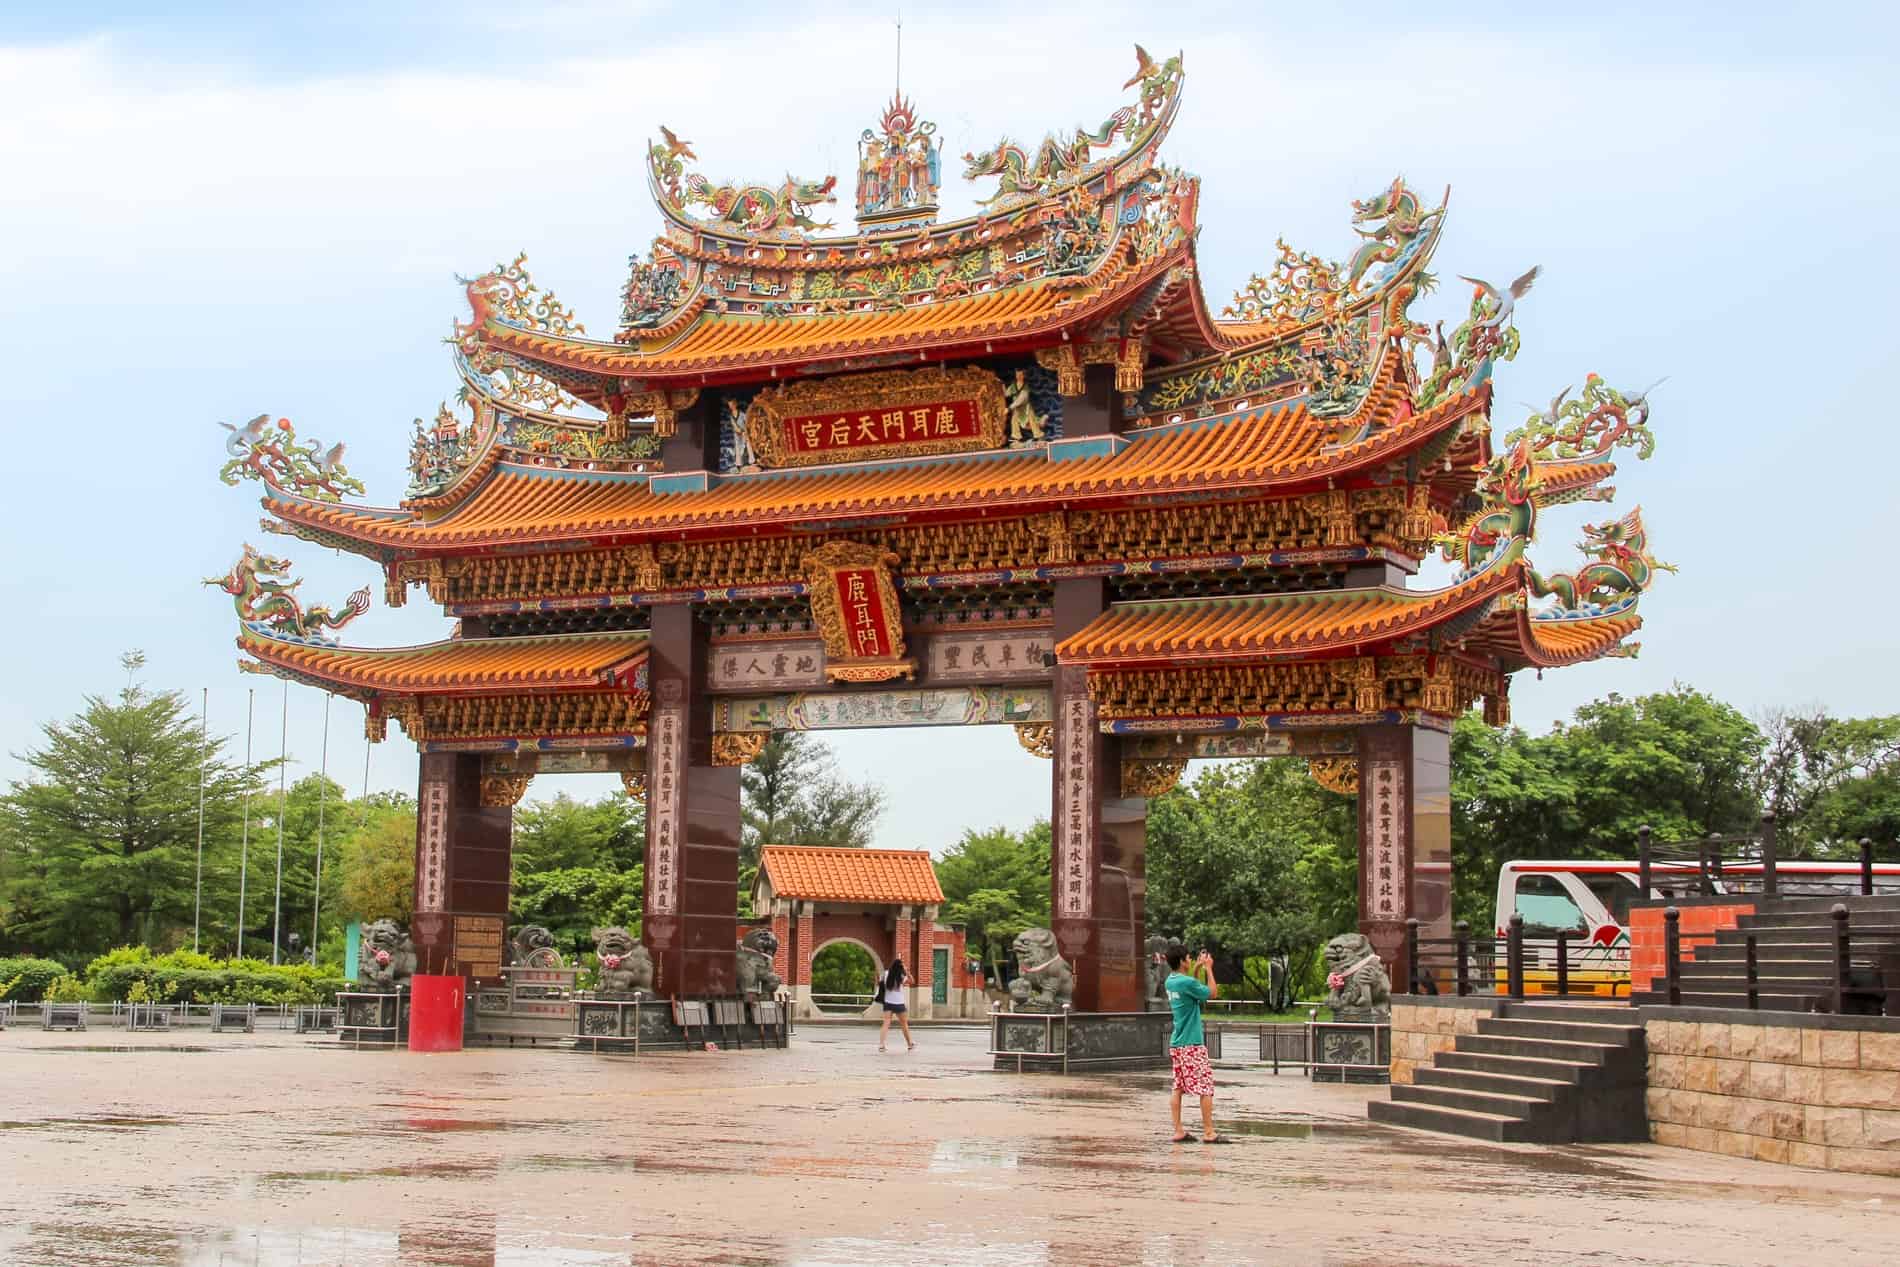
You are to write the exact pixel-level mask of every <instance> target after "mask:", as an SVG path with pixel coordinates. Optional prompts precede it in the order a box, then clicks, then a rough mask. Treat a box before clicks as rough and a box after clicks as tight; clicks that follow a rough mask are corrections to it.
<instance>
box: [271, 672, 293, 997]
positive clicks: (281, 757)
mask: <svg viewBox="0 0 1900 1267" xmlns="http://www.w3.org/2000/svg"><path fill="white" fill-rule="evenodd" d="M289 768H290V681H289V679H285V681H284V720H283V728H282V729H281V730H279V731H278V732H277V883H276V896H275V897H274V898H273V899H272V900H271V913H270V962H271V967H273V968H274V967H276V966H277V950H278V947H279V946H280V945H281V944H282V943H283V940H284V936H283V931H282V926H283V922H284V791H285V789H284V781H285V779H286V777H287V772H288V770H289Z"/></svg>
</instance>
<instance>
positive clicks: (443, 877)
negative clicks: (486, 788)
mask: <svg viewBox="0 0 1900 1267" xmlns="http://www.w3.org/2000/svg"><path fill="white" fill-rule="evenodd" d="M513 843H514V808H513V807H512V806H508V805H501V806H485V805H483V804H482V759H481V757H480V756H478V755H475V754H472V753H454V752H425V753H423V754H422V767H421V773H420V777H419V778H418V781H417V787H416V905H415V916H414V918H413V919H412V920H411V921H410V930H409V935H410V938H411V940H413V941H414V942H415V947H416V970H417V971H418V972H422V973H444V974H452V973H455V972H457V971H459V969H458V966H457V965H458V964H459V963H461V962H462V961H464V960H466V961H468V962H470V963H478V962H479V963H481V964H483V965H484V966H486V965H488V964H490V963H492V962H496V961H498V959H499V954H500V947H501V944H502V934H504V933H505V932H506V931H507V926H508V895H509V880H510V876H509V862H510V850H511V849H512V847H513ZM458 916H459V917H462V923H461V928H462V930H463V940H464V941H465V942H467V943H468V944H467V945H465V946H464V947H463V952H464V953H463V954H462V955H460V956H459V957H458V954H457V949H456V929H457V917H458ZM491 938H492V939H493V940H492V941H491V940H490V939H491ZM476 970H477V971H481V970H483V969H479V968H478V969H476Z"/></svg>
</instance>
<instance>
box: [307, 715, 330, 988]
mask: <svg viewBox="0 0 1900 1267" xmlns="http://www.w3.org/2000/svg"><path fill="white" fill-rule="evenodd" d="M332 698H333V696H331V695H330V693H329V692H328V691H326V692H324V695H323V755H322V756H321V757H320V758H318V761H319V766H318V770H317V885H316V888H314V889H313V890H311V896H310V962H311V963H315V962H316V961H317V940H318V937H317V931H318V929H319V928H320V927H321V925H320V924H319V923H318V916H319V915H320V914H321V913H322V911H323V803H324V801H325V800H327V799H328V797H329V792H330V701H331V699H332Z"/></svg>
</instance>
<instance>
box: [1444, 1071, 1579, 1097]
mask: <svg viewBox="0 0 1900 1267" xmlns="http://www.w3.org/2000/svg"><path fill="white" fill-rule="evenodd" d="M1412 1078H1413V1080H1414V1081H1415V1082H1416V1083H1418V1084H1419V1085H1421V1086H1433V1087H1456V1088H1458V1089H1460V1090H1464V1091H1488V1092H1490V1093H1491V1094H1493V1095H1515V1096H1524V1097H1527V1098H1530V1099H1535V1100H1555V1099H1556V1098H1557V1097H1558V1096H1560V1095H1563V1094H1565V1093H1566V1092H1568V1091H1570V1090H1571V1089H1572V1088H1573V1087H1574V1086H1575V1085H1576V1084H1574V1083H1570V1082H1565V1081H1563V1080H1562V1079H1559V1078H1531V1077H1525V1076H1522V1075H1518V1074H1508V1073H1484V1072H1481V1071H1480V1070H1477V1069H1447V1068H1444V1067H1442V1066H1439V1065H1420V1066H1419V1067H1418V1068H1416V1069H1414V1070H1413V1071H1412Z"/></svg>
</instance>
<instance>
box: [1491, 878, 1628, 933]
mask: <svg viewBox="0 0 1900 1267" xmlns="http://www.w3.org/2000/svg"><path fill="white" fill-rule="evenodd" d="M1627 905H1628V904H1627V903H1625V908H1626V909H1627ZM1517 913H1518V914H1519V915H1522V916H1523V917H1524V931H1525V933H1527V934H1530V935H1532V936H1542V937H1548V936H1551V935H1552V934H1555V933H1557V932H1559V931H1565V930H1567V931H1570V932H1577V933H1582V932H1587V931H1589V930H1588V929H1586V928H1585V927H1584V923H1583V909H1582V908H1581V907H1579V906H1578V905H1577V903H1576V901H1575V900H1574V899H1573V898H1572V897H1571V896H1570V894H1569V893H1568V892H1566V891H1565V890H1564V886H1563V881H1561V880H1559V879H1558V878H1557V877H1556V876H1554V875H1520V876H1518V877H1517Z"/></svg>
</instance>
